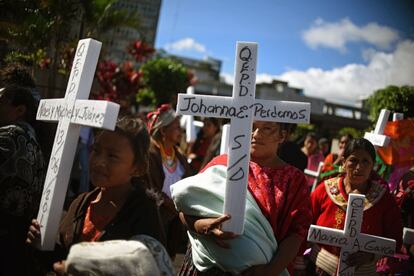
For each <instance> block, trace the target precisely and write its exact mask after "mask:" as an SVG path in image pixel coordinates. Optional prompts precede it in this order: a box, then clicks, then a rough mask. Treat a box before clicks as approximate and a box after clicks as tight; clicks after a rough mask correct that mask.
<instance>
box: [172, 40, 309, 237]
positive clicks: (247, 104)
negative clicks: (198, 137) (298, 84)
mask: <svg viewBox="0 0 414 276" xmlns="http://www.w3.org/2000/svg"><path fill="white" fill-rule="evenodd" d="M256 60H257V43H251V42H238V43H237V46H236V61H235V68H234V71H235V74H234V76H235V78H234V85H233V96H232V97H221V96H202V95H186V94H178V103H177V113H179V114H184V115H197V116H202V117H216V118H228V119H230V120H231V127H230V135H229V138H230V139H229V154H228V155H229V158H228V161H227V185H226V193H225V200H224V213H225V214H230V215H231V219H230V220H229V221H227V222H226V223H225V224H224V225H223V229H224V230H226V231H232V232H234V233H236V234H242V233H243V229H244V213H245V205H246V204H245V203H246V192H247V176H248V171H249V170H248V168H249V161H250V154H249V152H250V140H251V133H252V122H253V119H255V120H258V121H274V122H283V123H309V118H310V103H302V102H288V101H265V100H256V99H255V88H256V87H255V86H256Z"/></svg>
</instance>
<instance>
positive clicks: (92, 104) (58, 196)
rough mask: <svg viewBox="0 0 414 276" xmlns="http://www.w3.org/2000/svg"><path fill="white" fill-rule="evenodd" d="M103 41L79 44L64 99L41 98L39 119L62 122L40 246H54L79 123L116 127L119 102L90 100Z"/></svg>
mask: <svg viewBox="0 0 414 276" xmlns="http://www.w3.org/2000/svg"><path fill="white" fill-rule="evenodd" d="M100 49H101V43H100V42H99V41H95V40H92V39H83V40H80V41H79V43H78V47H77V49H76V53H75V58H74V61H73V65H72V71H71V73H70V77H69V83H68V86H67V89H66V94H65V98H64V99H50V100H42V101H41V102H40V104H39V108H38V110H37V119H38V120H44V121H59V123H58V127H57V130H56V135H55V140H54V144H53V148H52V154H51V156H50V161H49V166H48V169H47V174H46V180H45V185H44V188H43V194H42V199H41V202H40V208H39V213H38V215H37V220H38V221H39V223H40V230H41V241H40V248H41V249H43V250H51V249H53V248H54V245H55V240H56V233H57V230H58V226H59V222H60V217H61V214H62V209H63V202H64V200H65V195H66V190H67V186H68V182H69V177H70V172H71V168H72V164H73V159H74V156H75V152H76V146H77V142H78V139H79V132H80V126H81V125H85V126H92V127H99V128H107V129H112V130H113V129H114V128H115V123H116V118H117V117H118V111H119V105H117V104H115V103H111V102H106V101H88V100H86V99H87V98H88V97H89V92H90V89H91V86H92V81H93V76H94V74H95V69H96V64H97V62H98V58H99V52H100Z"/></svg>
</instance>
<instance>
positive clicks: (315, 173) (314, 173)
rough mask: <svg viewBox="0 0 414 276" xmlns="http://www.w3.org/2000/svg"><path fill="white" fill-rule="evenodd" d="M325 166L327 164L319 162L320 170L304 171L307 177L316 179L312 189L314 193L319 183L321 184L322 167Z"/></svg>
mask: <svg viewBox="0 0 414 276" xmlns="http://www.w3.org/2000/svg"><path fill="white" fill-rule="evenodd" d="M324 164H325V163H324V162H319V165H318V169H317V170H316V171H312V170H308V169H305V170H304V173H305V174H306V175H308V176H311V177H313V178H314V180H313V184H312V188H311V191H312V192H313V190H315V188H316V185H318V183H319V180H320V176H321V171H322V167H323V165H324Z"/></svg>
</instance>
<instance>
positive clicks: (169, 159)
mask: <svg viewBox="0 0 414 276" xmlns="http://www.w3.org/2000/svg"><path fill="white" fill-rule="evenodd" d="M160 152H161V159H162V163H163V164H164V166H165V167H166V168H167V170H168V171H169V172H174V171H175V169H176V168H177V160H176V158H175V150H174V148H172V150H171V154H170V155H168V154H167V153H166V150H165V148H164V145H163V144H161V143H160Z"/></svg>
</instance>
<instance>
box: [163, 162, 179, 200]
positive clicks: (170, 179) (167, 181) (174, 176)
mask: <svg viewBox="0 0 414 276" xmlns="http://www.w3.org/2000/svg"><path fill="white" fill-rule="evenodd" d="M162 169H163V170H164V175H165V178H164V185H163V186H162V191H163V192H164V193H165V194H166V195H168V197H171V191H170V186H171V185H172V184H174V183H175V182H177V181H179V180H181V178H182V177H183V175H184V166H183V165H182V164H181V163H180V161H178V160H177V168H176V169H175V171H174V172H170V171H169V170H168V169H167V168H166V167H165V166H164V164H163V165H162Z"/></svg>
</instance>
